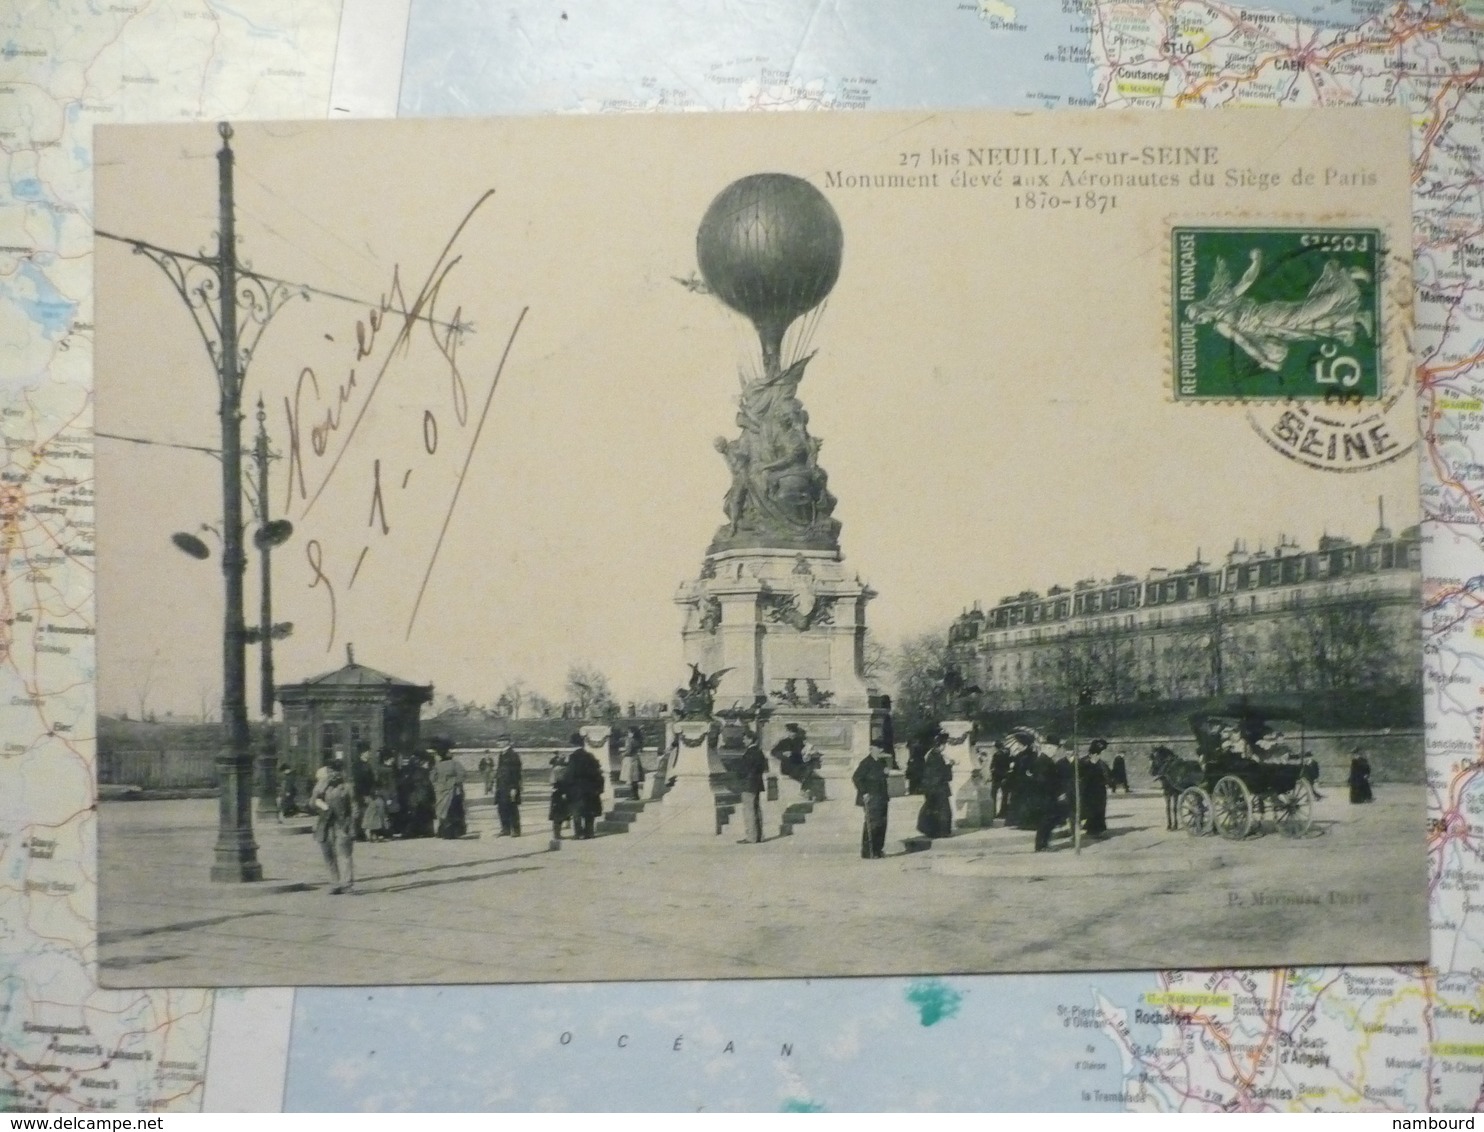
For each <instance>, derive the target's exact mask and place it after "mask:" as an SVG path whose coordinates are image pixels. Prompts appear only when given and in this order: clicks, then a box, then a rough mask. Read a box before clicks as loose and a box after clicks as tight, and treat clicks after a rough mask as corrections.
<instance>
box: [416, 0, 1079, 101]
mask: <svg viewBox="0 0 1484 1132" xmlns="http://www.w3.org/2000/svg"><path fill="white" fill-rule="evenodd" d="M1014 10H1015V13H1016V15H1015V19H1014V20H1013V21H1011V22H1009V23H1006V22H1003V21H995V20H987V19H983V18H981V17H980V15H979V13H978V11H977V5H975V4H965V3H955V2H954V0H934V2H933V3H930V4H920V5H898V4H890V5H883V4H879V3H867V2H865V0H841V2H840V3H838V4H832V5H826V6H820V5H816V4H812V3H795V2H775V3H771V4H759V5H751V6H739V5H732V4H728V3H725V2H723V0H705V2H701V3H692V4H688V5H679V4H675V3H657V4H649V5H633V4H623V3H617V2H616V0H610V2H608V3H593V4H588V5H585V6H584V7H583V8H582V9H581V10H580V11H579V10H577V9H576V8H572V9H569V10H567V11H565V12H564V11H562V10H561V9H559V8H557V7H555V6H552V5H548V4H544V3H539V2H535V0H525V2H524V3H515V4H504V5H500V6H499V9H498V13H496V11H495V8H494V6H493V5H491V4H490V3H489V2H488V0H449V2H447V3H442V4H438V5H414V6H413V12H412V19H411V22H410V24H409V27H408V33H407V51H406V57H405V63H404V68H403V82H402V93H401V104H400V106H401V109H400V112H401V113H402V114H404V115H444V114H448V115H468V114H500V113H535V112H541V111H551V110H563V109H579V108H583V107H589V108H597V107H600V106H601V105H602V104H603V103H604V102H605V101H616V102H633V103H637V104H640V105H644V104H647V103H648V102H650V101H652V100H653V98H654V97H655V96H656V94H657V92H658V91H660V90H662V89H668V90H672V91H675V92H678V94H679V96H680V97H681V98H682V99H683V100H685V101H688V102H690V103H692V104H694V105H698V106H710V107H716V108H720V107H725V106H730V105H734V103H733V102H732V101H731V95H732V94H733V93H734V92H735V91H736V90H737V89H738V85H739V83H740V82H743V81H749V80H752V81H758V82H761V83H762V84H763V85H765V86H766V85H770V84H772V83H777V82H780V81H782V79H783V78H784V77H786V79H787V81H789V82H791V83H794V84H801V85H802V84H808V83H810V82H812V81H815V80H820V81H822V83H823V90H824V92H825V93H826V94H827V95H831V94H838V93H839V92H840V91H841V89H842V87H844V86H849V87H850V88H852V89H853V90H857V91H865V92H867V104H868V105H871V106H875V107H877V108H910V107H917V106H1007V107H1020V106H1026V105H1033V106H1040V105H1065V104H1067V100H1068V99H1076V100H1079V101H1081V102H1087V101H1089V100H1090V97H1091V94H1092V90H1091V80H1090V73H1089V68H1088V56H1087V54H1086V43H1087V28H1086V19H1085V17H1082V16H1079V15H1076V14H1067V13H1065V12H1063V11H1062V6H1061V5H1060V4H1048V3H1030V2H1027V3H1021V4H1017V5H1014ZM497 15H498V18H497ZM1074 25H1077V26H1078V27H1079V30H1078V31H1073V30H1072V29H1073V27H1074ZM718 43H725V44H726V45H727V46H726V50H725V52H721V53H719V52H718V49H717V47H716V44H718Z"/></svg>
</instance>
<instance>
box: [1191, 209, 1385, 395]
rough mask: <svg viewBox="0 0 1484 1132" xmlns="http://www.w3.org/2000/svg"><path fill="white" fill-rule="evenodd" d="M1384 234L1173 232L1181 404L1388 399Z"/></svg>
mask: <svg viewBox="0 0 1484 1132" xmlns="http://www.w3.org/2000/svg"><path fill="white" fill-rule="evenodd" d="M1380 235H1381V234H1380V232H1379V231H1378V230H1376V229H1373V228H1323V227H1306V228H1277V227H1273V228H1259V227H1177V228H1173V229H1172V230H1171V234H1170V240H1171V254H1170V264H1171V268H1170V270H1171V280H1170V293H1171V303H1170V313H1171V319H1172V327H1171V339H1170V342H1171V350H1172V352H1173V359H1172V361H1173V366H1172V369H1173V373H1174V391H1175V397H1176V399H1178V400H1191V401H1200V400H1234V399H1235V400H1244V401H1250V400H1292V399H1298V400H1324V399H1325V398H1326V397H1328V398H1330V399H1331V400H1333V398H1334V397H1335V396H1336V395H1340V396H1343V397H1345V398H1346V400H1371V399H1375V398H1378V397H1380V396H1381V394H1382V370H1381V365H1382V359H1381V339H1382V337H1383V336H1384V331H1383V327H1382V325H1381V310H1380V295H1381V280H1380V279H1379V274H1380V270H1381V264H1382V253H1381V247H1380V243H1381V240H1380Z"/></svg>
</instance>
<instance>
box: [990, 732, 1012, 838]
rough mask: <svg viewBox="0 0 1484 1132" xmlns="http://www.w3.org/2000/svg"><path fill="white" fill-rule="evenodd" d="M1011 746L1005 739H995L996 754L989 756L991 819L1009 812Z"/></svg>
mask: <svg viewBox="0 0 1484 1132" xmlns="http://www.w3.org/2000/svg"><path fill="white" fill-rule="evenodd" d="M1009 789H1010V748H1009V747H1008V746H1007V745H1006V744H1005V741H1004V740H1003V739H997V740H995V745H994V754H992V755H990V756H989V820H990V821H993V820H994V819H995V818H1002V817H1004V816H1005V815H1006V814H1008V813H1009V810H1010V804H1009V799H1008V797H1007V795H1008V793H1009Z"/></svg>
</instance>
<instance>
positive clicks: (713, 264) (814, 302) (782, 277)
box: [696, 173, 844, 554]
mask: <svg viewBox="0 0 1484 1132" xmlns="http://www.w3.org/2000/svg"><path fill="white" fill-rule="evenodd" d="M843 245H844V235H843V233H842V232H841V229H840V218H839V217H838V216H837V215H836V214H835V210H834V208H833V207H832V206H831V205H830V202H829V201H828V200H826V199H825V197H824V194H822V193H821V192H820V191H819V190H818V189H816V188H815V187H814V186H813V185H811V184H809V182H808V181H805V180H802V179H800V178H798V177H793V176H790V175H788V174H786V173H758V174H754V175H753V176H750V177H743V178H742V179H741V180H738V181H734V182H732V184H730V185H728V186H727V187H726V188H725V189H723V190H722V191H721V192H720V193H719V194H718V195H717V197H716V199H715V200H713V201H712V202H711V206H710V207H709V208H708V209H707V210H706V215H705V216H704V217H703V218H702V220H701V226H700V228H699V230H698V231H697V232H696V260H697V263H698V265H699V267H700V270H701V278H702V279H703V280H704V281H705V284H706V287H707V289H708V290H709V291H710V292H711V294H713V295H715V296H716V297H717V298H719V299H720V300H721V301H722V302H724V303H725V304H726V305H727V306H729V307H731V308H732V309H733V310H735V311H738V312H739V313H741V314H743V315H745V316H746V317H747V318H748V319H750V320H751V321H752V324H753V326H754V327H755V328H756V329H757V333H758V338H759V340H760V342H761V344H762V355H763V366H762V373H761V374H759V375H758V376H757V377H755V378H753V379H752V380H746V379H744V380H743V384H742V392H741V395H740V397H739V398H738V403H737V409H738V411H737V427H738V428H739V429H740V430H741V433H740V435H739V436H738V437H737V438H736V439H734V440H729V439H727V438H726V437H724V436H719V437H717V438H716V442H715V446H716V450H717V451H718V452H720V453H721V455H722V456H723V457H724V458H725V459H726V461H727V467H728V468H729V469H730V471H731V473H732V483H731V487H730V488H729V489H728V491H727V495H726V500H725V503H724V506H725V509H726V513H727V519H728V522H727V523H726V524H724V525H723V526H722V527H721V528H719V529H718V530H717V532H716V536H715V538H713V539H712V541H711V548H710V553H712V554H715V553H717V552H719V551H723V550H732V549H737V548H770V549H789V550H829V551H835V552H838V551H839V547H840V524H839V522H838V521H837V520H835V519H833V518H831V514H832V512H833V511H834V508H835V497H834V496H832V495H831V494H830V493H829V491H828V489H827V488H826V486H825V483H826V478H827V477H826V476H825V473H824V469H822V468H821V467H820V466H819V448H820V443H821V442H820V441H819V440H817V439H815V438H814V437H811V436H810V435H809V414H808V413H807V412H805V410H804V406H803V404H802V402H800V401H799V398H798V388H799V382H801V381H802V380H803V378H804V368H805V367H806V366H807V365H808V364H809V361H810V359H811V358H812V357H813V355H812V354H808V355H805V356H803V357H800V358H798V359H796V360H794V361H792V362H791V363H790V364H789V365H787V366H785V365H784V364H783V336H784V334H785V332H786V331H787V330H788V328H789V327H790V326H791V325H792V324H793V323H794V322H795V320H797V319H798V318H799V317H800V316H802V315H805V314H807V313H809V312H810V311H813V310H815V309H816V308H817V307H818V306H819V305H820V304H821V303H823V302H824V300H825V298H826V297H827V296H828V295H829V293H830V290H831V289H832V288H833V287H834V285H835V280H836V279H837V278H839V275H840V258H841V251H842V248H843Z"/></svg>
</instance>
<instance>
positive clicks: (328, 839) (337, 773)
mask: <svg viewBox="0 0 1484 1132" xmlns="http://www.w3.org/2000/svg"><path fill="white" fill-rule="evenodd" d="M344 765H345V764H344V761H343V760H341V759H335V760H334V761H331V762H327V763H326V764H325V767H324V771H325V773H324V777H323V778H320V779H319V780H318V781H317V782H316V784H315V787H314V792H313V793H312V794H311V795H310V799H309V808H310V809H311V810H312V811H313V812H314V815H315V818H314V839H315V840H316V841H318V842H319V847H320V852H321V853H323V854H324V858H325V867H326V868H327V869H328V870H329V872H330V883H331V886H332V887H331V888H330V895H331V896H339V895H340V894H341V893H342V892H349V891H350V890H351V888H352V887H353V886H354V885H355V882H356V872H355V862H354V860H353V859H352V854H353V853H354V851H355V845H356V839H355V801H354V799H353V798H352V797H351V790H350V785H349V784H348V783H347V782H346V781H345V770H344Z"/></svg>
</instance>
